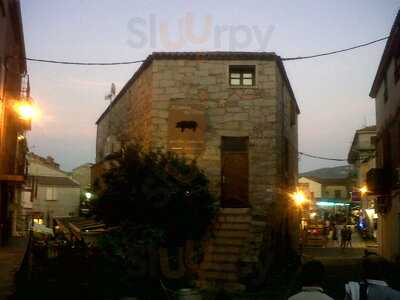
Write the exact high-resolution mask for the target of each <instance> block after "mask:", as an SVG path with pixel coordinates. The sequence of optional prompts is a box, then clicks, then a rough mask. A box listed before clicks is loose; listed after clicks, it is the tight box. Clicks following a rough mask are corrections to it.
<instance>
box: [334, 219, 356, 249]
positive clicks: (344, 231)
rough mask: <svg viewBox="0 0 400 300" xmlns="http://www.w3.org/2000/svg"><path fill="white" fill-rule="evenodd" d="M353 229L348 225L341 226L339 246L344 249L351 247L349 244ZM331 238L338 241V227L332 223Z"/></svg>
mask: <svg viewBox="0 0 400 300" xmlns="http://www.w3.org/2000/svg"><path fill="white" fill-rule="evenodd" d="M352 234H353V231H352V230H351V228H350V227H349V226H343V227H342V228H341V229H340V247H341V248H342V249H345V248H347V247H353V246H352V244H351V238H352V237H351V236H352ZM332 240H333V241H334V242H335V243H337V242H338V228H337V227H336V225H335V224H332Z"/></svg>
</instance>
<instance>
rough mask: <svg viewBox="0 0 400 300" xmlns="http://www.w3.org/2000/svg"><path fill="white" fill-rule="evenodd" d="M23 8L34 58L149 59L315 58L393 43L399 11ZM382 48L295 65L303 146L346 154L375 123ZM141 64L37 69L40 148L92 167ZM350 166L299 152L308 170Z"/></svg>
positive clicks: (124, 4) (365, 5)
mask: <svg viewBox="0 0 400 300" xmlns="http://www.w3.org/2000/svg"><path fill="white" fill-rule="evenodd" d="M21 2H22V14H23V23H24V34H25V43H26V52H27V56H28V57H31V58H40V59H55V60H57V59H58V60H71V61H88V62H98V61H100V62H114V61H130V60H139V59H144V58H146V56H147V55H149V54H150V53H151V52H153V51H187V50H190V51H198V50H217V51H224V50H226V51H229V50H234V51H271V52H276V53H277V54H278V55H280V56H282V57H292V56H302V55H310V54H315V53H320V52H325V51H331V50H336V49H341V48H347V47H351V46H353V45H357V44H361V43H364V42H369V41H372V40H375V39H378V38H381V37H384V36H387V35H388V34H389V31H390V28H391V25H392V23H393V21H394V18H395V15H396V13H397V10H398V9H399V8H400V1H394V0H383V1H377V0H357V1H351V0H346V1H344V0H343V1H315V0H313V1H311V0H310V1H301V0H300V1H289V0H287V1H283V0H280V1H268V0H261V1H250V0H249V1H235V2H234V1H215V0H213V1H209V0H203V1H197V2H194V1H183V0H182V1H177V0H170V1H133V0H113V1H106V0H68V1H61V0H34V1H33V0H21ZM191 20H192V21H193V24H194V25H193V28H194V29H193V33H191V30H190V29H191V28H190V21H191ZM160 27H161V28H160ZM384 45H385V42H380V43H377V44H374V45H371V46H368V47H364V48H361V49H357V50H354V51H351V52H347V53H343V54H336V55H332V56H328V57H321V58H317V59H311V60H303V61H296V62H286V63H285V67H286V70H287V72H288V76H289V79H290V82H291V85H292V87H293V90H294V93H295V95H296V98H297V100H298V103H299V106H300V110H301V115H300V117H299V125H300V126H299V150H300V151H303V152H307V153H311V154H315V155H322V156H328V157H338V158H346V157H347V152H348V150H349V147H350V144H351V141H352V138H353V135H354V131H355V130H356V129H358V128H361V127H363V126H365V125H372V124H375V107H374V100H373V99H371V98H370V97H369V96H368V94H369V91H370V88H371V84H372V81H373V79H374V76H375V73H376V69H377V67H378V63H379V60H380V57H381V55H382V51H383V48H384ZM138 66H139V65H125V66H109V67H104V66H103V67H99V66H96V67H92V66H68V65H51V64H44V63H37V62H31V63H29V64H28V71H29V74H30V79H31V88H32V97H33V98H34V100H35V101H36V103H37V104H38V106H39V107H40V108H41V111H42V116H41V118H40V119H39V120H38V121H36V122H34V124H33V128H32V131H31V132H30V133H29V146H30V150H31V151H33V152H35V153H37V154H39V155H43V156H47V155H50V156H53V157H54V158H55V159H56V161H58V162H59V163H60V164H61V167H62V168H63V169H65V170H71V169H72V168H74V167H76V166H78V165H80V164H82V163H85V162H93V161H94V159H95V141H96V126H95V122H96V120H97V118H98V117H99V116H100V114H101V113H102V112H103V111H104V109H105V108H106V107H107V105H108V104H109V102H107V101H105V100H104V96H105V94H106V93H107V92H108V91H109V89H110V85H111V83H112V82H114V83H115V84H116V87H117V92H118V91H119V90H120V89H121V88H122V86H123V85H124V84H125V82H126V81H127V80H128V79H129V78H130V77H131V76H132V74H133V73H134V72H135V70H136V69H137V67H138ZM340 164H341V163H330V162H326V161H321V160H315V159H309V158H304V157H301V159H300V170H301V171H305V170H311V169H315V168H320V167H327V166H334V165H340Z"/></svg>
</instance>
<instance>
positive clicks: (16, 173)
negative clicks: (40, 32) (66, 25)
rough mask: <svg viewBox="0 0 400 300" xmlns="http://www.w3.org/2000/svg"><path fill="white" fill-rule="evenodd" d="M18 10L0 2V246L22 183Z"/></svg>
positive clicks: (25, 89)
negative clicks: (18, 107)
mask: <svg viewBox="0 0 400 300" xmlns="http://www.w3.org/2000/svg"><path fill="white" fill-rule="evenodd" d="M24 58H25V45H24V36H23V28H22V18H21V8H20V3H19V1H18V0H2V1H0V246H2V245H5V244H6V242H7V240H8V238H9V237H10V236H11V234H15V235H16V234H17V232H16V231H15V219H16V215H17V214H18V213H19V210H20V202H19V201H20V199H21V195H20V191H21V190H20V187H21V185H22V184H23V183H24V180H25V175H26V174H25V152H26V151H27V146H26V140H25V131H26V130H29V129H30V121H29V120H22V119H21V118H20V117H21V116H20V115H18V113H17V111H16V109H15V108H16V105H21V104H22V103H25V102H29V101H30V98H29V83H28V77H27V68H26V61H25V59H24Z"/></svg>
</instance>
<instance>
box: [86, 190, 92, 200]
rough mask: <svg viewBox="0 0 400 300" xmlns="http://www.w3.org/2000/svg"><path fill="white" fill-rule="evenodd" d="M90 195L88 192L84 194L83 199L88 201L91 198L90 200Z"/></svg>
mask: <svg viewBox="0 0 400 300" xmlns="http://www.w3.org/2000/svg"><path fill="white" fill-rule="evenodd" d="M92 196H93V195H92V193H90V192H86V193H85V197H86V199H87V200H88V201H89V200H90V199H91V198H92Z"/></svg>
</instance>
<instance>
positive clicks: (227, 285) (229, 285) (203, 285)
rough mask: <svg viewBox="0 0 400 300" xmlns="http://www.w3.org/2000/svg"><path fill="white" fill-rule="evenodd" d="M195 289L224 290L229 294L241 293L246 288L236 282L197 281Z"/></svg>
mask: <svg viewBox="0 0 400 300" xmlns="http://www.w3.org/2000/svg"><path fill="white" fill-rule="evenodd" d="M196 287H198V288H200V289H224V290H227V291H231V292H243V291H244V290H245V289H246V287H245V286H244V285H243V284H240V283H237V282H214V281H205V280H197V281H196Z"/></svg>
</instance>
